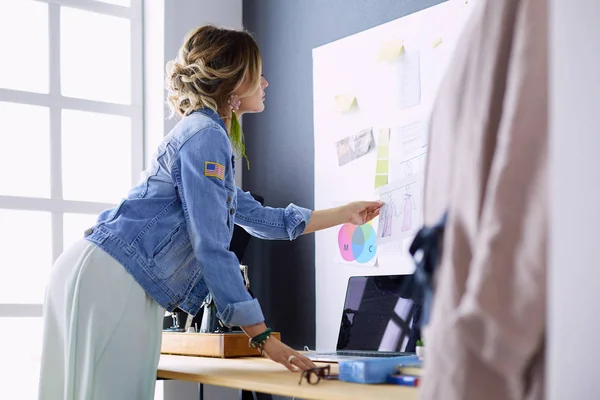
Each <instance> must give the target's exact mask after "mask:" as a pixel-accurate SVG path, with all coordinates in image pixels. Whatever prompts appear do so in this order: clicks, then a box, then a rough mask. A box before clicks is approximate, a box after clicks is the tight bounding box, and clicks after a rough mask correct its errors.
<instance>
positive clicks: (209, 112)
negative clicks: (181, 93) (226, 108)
mask: <svg viewBox="0 0 600 400" xmlns="http://www.w3.org/2000/svg"><path fill="white" fill-rule="evenodd" d="M193 113H200V114H204V115H206V116H207V117H209V118H210V119H212V120H213V121H215V122H216V123H218V124H219V125H221V127H222V128H223V129H224V130H225V132H227V128H225V122H223V118H221V116H220V115H219V114H217V113H216V112H215V111H214V110H213V109H212V108H208V107H204V108H200V109H198V110H196V111H194V112H193Z"/></svg>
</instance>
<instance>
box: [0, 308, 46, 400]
mask: <svg viewBox="0 0 600 400" xmlns="http://www.w3.org/2000/svg"><path fill="white" fill-rule="evenodd" d="M42 325H43V323H42V319H41V318H6V317H4V318H0V332H2V340H1V341H0V354H2V357H0V377H1V378H0V382H3V384H2V385H0V399H37V398H38V396H37V390H38V378H39V371H40V355H41V353H42V329H43V328H42Z"/></svg>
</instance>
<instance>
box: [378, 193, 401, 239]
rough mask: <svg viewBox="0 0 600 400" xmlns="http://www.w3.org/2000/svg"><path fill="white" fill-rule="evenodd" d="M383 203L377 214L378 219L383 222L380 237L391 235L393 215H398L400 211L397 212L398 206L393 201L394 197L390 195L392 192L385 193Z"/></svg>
mask: <svg viewBox="0 0 600 400" xmlns="http://www.w3.org/2000/svg"><path fill="white" fill-rule="evenodd" d="M384 203H385V205H384V206H383V207H382V208H381V212H380V215H379V221H380V223H381V224H383V227H382V229H381V237H382V238H384V237H390V236H392V226H393V224H394V217H399V216H400V213H399V212H398V208H397V207H396V204H395V203H394V198H393V197H392V193H391V192H390V193H386V196H385V198H384Z"/></svg>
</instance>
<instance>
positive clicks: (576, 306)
mask: <svg viewBox="0 0 600 400" xmlns="http://www.w3.org/2000/svg"><path fill="white" fill-rule="evenodd" d="M549 4H550V7H551V8H550V13H551V16H550V51H551V56H550V62H551V75H550V88H551V91H550V93H551V94H550V99H551V101H550V123H551V153H550V154H551V162H552V171H551V172H552V173H551V175H550V176H551V185H552V188H551V199H552V205H551V240H550V262H551V264H550V281H549V310H548V312H549V314H548V315H549V321H548V328H549V337H548V344H547V346H548V360H547V363H548V364H547V366H548V374H547V390H548V396H547V397H548V398H549V399H551V400H563V399H581V400H588V399H597V398H600V380H599V379H598V378H597V372H598V370H599V368H598V358H599V356H600V342H599V341H598V333H599V332H600V301H599V296H600V260H599V257H598V247H599V243H600V233H599V231H598V228H599V227H600V157H599V155H598V154H599V152H600V114H599V110H600V78H598V71H600V53H599V52H598V51H597V46H596V45H595V44H594V43H596V41H597V38H598V37H600V24H598V18H599V17H600V2H599V1H598V0H581V1H577V2H566V1H564V0H551V1H550V2H549Z"/></svg>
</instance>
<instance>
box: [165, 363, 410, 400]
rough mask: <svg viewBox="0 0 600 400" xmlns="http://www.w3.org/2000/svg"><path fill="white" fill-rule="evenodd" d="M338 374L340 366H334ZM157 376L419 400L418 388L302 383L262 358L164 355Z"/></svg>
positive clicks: (280, 391)
mask: <svg viewBox="0 0 600 400" xmlns="http://www.w3.org/2000/svg"><path fill="white" fill-rule="evenodd" d="M331 366H332V371H331V372H332V373H337V364H331ZM158 377H159V378H166V379H177V380H182V381H190V382H197V383H206V384H209V385H216V386H225V387H230V388H236V389H244V390H249V391H254V392H262V393H270V394H276V395H280V396H288V397H299V398H302V399H319V400H320V399H332V400H338V399H339V400H342V399H344V400H346V399H360V400H365V399H394V400H417V398H418V391H417V389H415V388H410V387H404V386H396V385H362V384H357V383H349V382H340V381H326V380H321V382H319V383H318V384H317V385H310V384H308V383H307V382H306V381H303V382H302V384H301V385H298V379H299V378H300V374H299V373H292V372H289V371H288V370H287V369H285V368H284V367H283V366H282V365H280V364H276V363H274V362H273V361H271V360H268V359H265V358H262V357H249V358H230V359H222V358H204V357H187V356H173V355H164V354H162V355H161V357H160V362H159V363H158Z"/></svg>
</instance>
